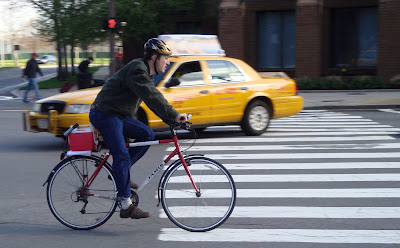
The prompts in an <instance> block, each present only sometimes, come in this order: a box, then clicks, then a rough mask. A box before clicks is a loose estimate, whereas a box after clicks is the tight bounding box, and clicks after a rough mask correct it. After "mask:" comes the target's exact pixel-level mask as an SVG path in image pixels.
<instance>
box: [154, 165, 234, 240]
mask: <svg viewBox="0 0 400 248" xmlns="http://www.w3.org/2000/svg"><path fill="white" fill-rule="evenodd" d="M190 164H191V165H190V166H189V169H190V172H191V174H192V178H193V180H194V182H195V183H196V186H197V187H198V188H199V190H200V193H201V195H200V196H196V191H195V190H194V188H193V185H192V183H191V181H190V178H189V177H188V175H187V174H186V171H185V170H184V168H183V165H182V164H181V163H179V164H177V165H176V166H174V167H173V168H172V169H170V171H169V172H168V173H167V174H166V175H165V179H164V181H163V185H162V194H161V202H162V206H163V208H164V211H165V214H166V215H167V216H168V218H169V219H170V220H171V221H172V222H173V223H174V224H176V225H177V226H179V227H181V228H183V229H185V230H188V231H192V232H205V231H209V230H212V229H214V228H216V227H218V226H220V225H221V224H222V223H224V222H225V221H226V220H227V219H228V218H229V216H230V215H231V213H232V211H233V208H234V206H235V202H236V187H235V183H234V181H233V179H232V176H231V175H230V174H229V172H228V171H227V170H226V169H225V167H223V166H222V165H221V164H219V163H218V162H216V161H214V160H212V159H208V158H204V157H201V158H190Z"/></svg>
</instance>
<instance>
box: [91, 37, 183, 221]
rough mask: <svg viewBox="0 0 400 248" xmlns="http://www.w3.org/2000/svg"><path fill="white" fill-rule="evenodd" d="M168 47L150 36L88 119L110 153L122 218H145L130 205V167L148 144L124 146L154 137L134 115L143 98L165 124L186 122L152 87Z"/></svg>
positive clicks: (104, 91)
mask: <svg viewBox="0 0 400 248" xmlns="http://www.w3.org/2000/svg"><path fill="white" fill-rule="evenodd" d="M171 53H172V51H171V48H170V47H169V46H168V45H167V44H166V43H165V42H164V41H162V40H160V39H157V38H152V39H149V40H148V41H147V42H146V43H145V44H144V57H143V58H138V59H134V60H132V61H131V62H130V63H128V64H127V65H125V66H124V67H123V68H122V69H121V70H119V71H118V72H117V73H115V74H114V75H113V76H112V77H111V78H110V79H108V80H107V81H106V83H105V84H104V86H103V88H102V90H101V91H100V92H99V94H98V95H97V97H96V99H95V101H94V102H93V104H92V106H91V110H90V114H89V118H90V122H91V123H92V125H93V126H94V127H95V128H96V129H97V130H98V131H99V132H100V134H101V136H102V137H103V139H104V142H105V144H106V145H107V148H108V149H109V150H110V153H111V155H112V156H113V164H112V168H113V174H114V177H115V181H116V184H117V190H118V200H119V201H120V203H121V211H120V217H121V218H133V219H140V218H147V217H150V216H151V213H150V212H144V211H142V210H140V209H139V208H138V207H137V206H135V205H134V204H132V201H131V199H130V196H131V194H130V189H131V188H134V189H135V188H138V185H137V184H135V183H133V182H131V180H130V169H131V166H132V165H133V164H134V163H135V162H136V161H138V160H139V159H140V158H141V157H142V156H143V155H144V154H145V153H146V152H147V150H148V149H149V146H143V147H137V148H135V149H132V148H130V149H127V148H126V146H125V138H124V137H126V138H131V139H135V141H150V140H154V137H155V136H154V133H153V131H152V130H151V129H150V128H149V127H148V126H146V125H145V124H143V123H142V122H140V121H138V120H136V119H134V118H133V116H135V115H136V112H137V110H138V108H139V105H140V103H141V102H142V101H144V102H145V103H146V105H147V106H148V107H149V108H150V109H151V110H152V111H153V112H154V113H155V114H156V115H157V116H159V117H160V118H161V119H162V120H163V121H164V122H165V123H167V124H171V123H173V122H186V121H187V116H186V114H179V113H178V112H177V111H176V110H175V109H174V108H173V107H172V106H171V105H169V104H168V101H167V100H166V99H165V98H164V96H163V95H162V94H161V92H159V91H158V90H157V88H156V87H155V85H154V83H153V80H152V75H154V74H157V75H158V72H165V70H166V68H167V66H168V65H169V60H168V57H169V56H170V55H171Z"/></svg>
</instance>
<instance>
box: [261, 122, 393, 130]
mask: <svg viewBox="0 0 400 248" xmlns="http://www.w3.org/2000/svg"><path fill="white" fill-rule="evenodd" d="M272 127H278V128H281V127H292V128H293V127H296V128H299V129H300V128H304V127H309V128H311V127H313V128H314V127H324V128H326V127H334V128H340V129H341V128H343V127H346V128H358V129H365V128H384V127H387V128H393V127H392V126H390V125H378V124H371V123H361V122H358V123H357V122H356V123H351V124H350V123H345V124H331V123H323V124H322V123H285V124H273V123H271V124H270V125H269V128H272ZM268 130H269V129H268Z"/></svg>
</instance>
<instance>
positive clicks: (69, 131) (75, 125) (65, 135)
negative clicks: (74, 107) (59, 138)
mask: <svg viewBox="0 0 400 248" xmlns="http://www.w3.org/2000/svg"><path fill="white" fill-rule="evenodd" d="M78 127H79V124H78V123H75V124H74V125H73V126H71V127H70V128H68V130H67V131H65V133H64V137H68V135H69V134H70V133H71V132H72V131H74V129H75V128H78Z"/></svg>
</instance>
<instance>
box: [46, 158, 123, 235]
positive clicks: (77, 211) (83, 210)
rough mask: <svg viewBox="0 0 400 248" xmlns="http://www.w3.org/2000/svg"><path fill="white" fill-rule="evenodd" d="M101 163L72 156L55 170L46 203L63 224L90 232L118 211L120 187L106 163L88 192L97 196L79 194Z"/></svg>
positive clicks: (97, 159)
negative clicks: (118, 188)
mask: <svg viewBox="0 0 400 248" xmlns="http://www.w3.org/2000/svg"><path fill="white" fill-rule="evenodd" d="M99 162H100V158H98V157H95V156H80V155H79V156H71V157H68V158H66V159H64V160H62V161H61V162H60V163H59V164H58V165H57V166H56V167H55V168H54V169H53V171H52V173H51V175H50V177H49V180H48V185H47V192H46V193H47V203H48V205H49V208H50V210H51V212H52V213H53V215H54V216H55V217H56V219H57V220H58V221H59V222H61V223H62V224H63V225H65V226H67V227H69V228H72V229H75V230H89V229H93V228H96V227H99V226H101V225H102V224H104V223H105V222H106V221H107V220H108V219H109V218H110V217H111V216H112V215H113V213H114V212H115V208H116V207H117V187H116V184H115V180H114V177H113V175H112V169H111V166H110V165H109V164H108V163H107V162H106V163H105V164H104V165H103V166H102V168H101V170H100V172H99V174H98V175H97V176H96V178H95V180H93V182H92V184H91V185H90V187H89V188H88V189H87V191H86V192H88V193H91V194H96V195H97V196H88V195H81V194H80V193H79V192H80V191H81V189H82V187H83V186H84V184H85V183H86V181H87V180H89V178H90V177H91V175H92V174H93V172H94V171H95V170H96V168H97V165H98V163H99ZM85 202H87V203H86V206H85Z"/></svg>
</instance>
